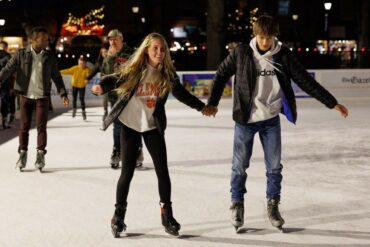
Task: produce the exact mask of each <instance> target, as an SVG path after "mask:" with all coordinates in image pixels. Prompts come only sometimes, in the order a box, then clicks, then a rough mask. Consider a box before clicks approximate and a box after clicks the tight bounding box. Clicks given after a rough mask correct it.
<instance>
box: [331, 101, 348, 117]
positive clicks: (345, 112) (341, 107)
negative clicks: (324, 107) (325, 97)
mask: <svg viewBox="0 0 370 247" xmlns="http://www.w3.org/2000/svg"><path fill="white" fill-rule="evenodd" d="M334 108H335V110H337V111H339V112H340V114H341V115H342V117H344V118H346V117H347V116H348V109H347V108H346V107H345V106H344V105H341V104H337V105H336V106H335V107H334Z"/></svg>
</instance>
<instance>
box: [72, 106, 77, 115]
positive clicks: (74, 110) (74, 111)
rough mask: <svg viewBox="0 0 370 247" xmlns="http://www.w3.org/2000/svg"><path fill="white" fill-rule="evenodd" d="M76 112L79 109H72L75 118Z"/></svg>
mask: <svg viewBox="0 0 370 247" xmlns="http://www.w3.org/2000/svg"><path fill="white" fill-rule="evenodd" d="M76 111H77V109H76V108H73V109H72V117H75V116H76Z"/></svg>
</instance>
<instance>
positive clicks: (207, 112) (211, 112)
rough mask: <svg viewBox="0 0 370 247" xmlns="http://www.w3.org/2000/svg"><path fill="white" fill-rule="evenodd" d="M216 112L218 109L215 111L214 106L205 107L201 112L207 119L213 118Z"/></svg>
mask: <svg viewBox="0 0 370 247" xmlns="http://www.w3.org/2000/svg"><path fill="white" fill-rule="evenodd" d="M217 111H218V109H217V107H216V106H212V105H206V106H205V107H203V109H202V111H201V112H202V114H203V115H204V116H207V117H210V116H213V117H215V116H216V113H217Z"/></svg>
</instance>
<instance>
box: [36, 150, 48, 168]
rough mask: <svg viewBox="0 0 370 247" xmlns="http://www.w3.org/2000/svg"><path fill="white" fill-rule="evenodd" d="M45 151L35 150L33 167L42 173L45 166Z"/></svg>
mask: <svg viewBox="0 0 370 247" xmlns="http://www.w3.org/2000/svg"><path fill="white" fill-rule="evenodd" d="M45 153H46V152H45V150H37V154H36V162H35V167H36V168H37V169H39V170H40V172H42V168H44V166H45Z"/></svg>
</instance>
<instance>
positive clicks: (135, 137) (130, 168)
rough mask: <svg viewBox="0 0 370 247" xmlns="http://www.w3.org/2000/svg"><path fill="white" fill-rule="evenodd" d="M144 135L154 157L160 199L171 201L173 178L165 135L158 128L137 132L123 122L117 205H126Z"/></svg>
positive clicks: (166, 201)
mask: <svg viewBox="0 0 370 247" xmlns="http://www.w3.org/2000/svg"><path fill="white" fill-rule="evenodd" d="M141 136H143V139H144V143H145V146H146V147H147V149H148V151H149V153H150V156H151V157H152V160H153V163H154V168H155V172H156V174H157V178H158V190H159V197H160V201H161V202H163V203H169V202H171V180H170V176H169V174H168V167H167V151H166V142H165V140H164V136H163V135H161V134H160V133H159V132H158V130H157V129H154V130H150V131H147V132H143V133H140V132H137V131H135V130H133V129H130V128H128V127H127V126H125V125H123V124H122V131H121V157H122V170H121V176H120V178H119V180H118V184H117V194H116V207H117V208H119V207H125V206H126V204H127V196H128V192H129V189H130V183H131V179H132V177H133V175H134V171H135V167H136V159H137V153H138V150H139V147H140V143H141Z"/></svg>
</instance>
